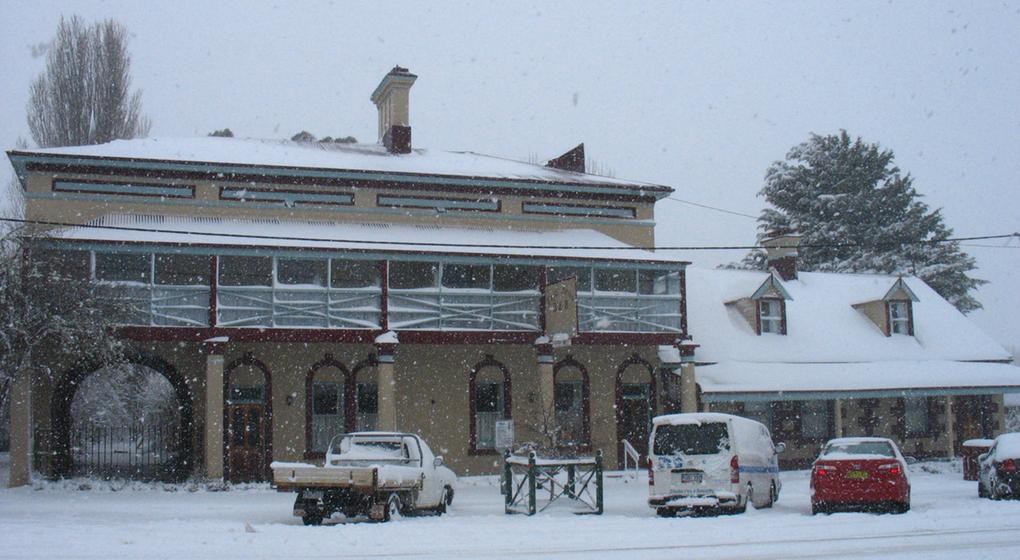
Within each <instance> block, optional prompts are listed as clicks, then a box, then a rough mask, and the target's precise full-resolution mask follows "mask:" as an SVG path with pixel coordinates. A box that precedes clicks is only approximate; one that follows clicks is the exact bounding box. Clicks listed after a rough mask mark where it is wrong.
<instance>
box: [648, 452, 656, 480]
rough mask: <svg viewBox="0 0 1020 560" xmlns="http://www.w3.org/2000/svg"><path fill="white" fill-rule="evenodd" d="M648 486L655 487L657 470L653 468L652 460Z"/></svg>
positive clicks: (649, 467)
mask: <svg viewBox="0 0 1020 560" xmlns="http://www.w3.org/2000/svg"><path fill="white" fill-rule="evenodd" d="M648 485H649V486H655V469H654V468H652V458H651V457H649V458H648Z"/></svg>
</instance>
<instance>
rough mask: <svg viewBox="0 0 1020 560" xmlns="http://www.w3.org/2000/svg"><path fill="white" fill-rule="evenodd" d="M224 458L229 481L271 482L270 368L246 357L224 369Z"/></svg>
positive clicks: (271, 421) (271, 403) (271, 408)
mask: <svg viewBox="0 0 1020 560" xmlns="http://www.w3.org/2000/svg"><path fill="white" fill-rule="evenodd" d="M223 384H224V387H223V398H224V400H225V401H226V402H225V403H224V407H223V416H224V418H223V428H224V434H223V457H224V459H225V460H224V469H225V477H226V479H227V481H229V482H262V481H264V480H267V475H268V473H269V462H270V460H271V457H272V456H273V440H272V428H273V397H272V395H273V391H272V381H271V377H270V374H269V368H268V367H266V365H265V364H264V363H262V362H261V361H259V360H257V359H255V358H254V357H253V356H252V355H251V354H245V355H244V356H242V357H241V358H238V359H237V360H234V361H233V362H231V363H230V364H228V365H227V367H226V368H224V372H223Z"/></svg>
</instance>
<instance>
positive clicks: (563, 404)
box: [553, 356, 591, 447]
mask: <svg viewBox="0 0 1020 560" xmlns="http://www.w3.org/2000/svg"><path fill="white" fill-rule="evenodd" d="M553 383H554V385H555V388H554V399H553V402H554V412H555V415H556V425H557V426H558V427H559V430H560V431H559V441H560V443H561V444H562V445H565V446H568V447H588V446H589V445H591V417H590V414H591V404H590V395H591V393H590V391H591V389H590V386H589V382H588V370H587V369H586V368H585V367H584V366H583V365H581V363H580V362H578V361H577V360H575V359H574V358H573V357H571V356H567V357H566V358H564V359H562V360H560V361H559V362H557V363H556V365H555V366H553Z"/></svg>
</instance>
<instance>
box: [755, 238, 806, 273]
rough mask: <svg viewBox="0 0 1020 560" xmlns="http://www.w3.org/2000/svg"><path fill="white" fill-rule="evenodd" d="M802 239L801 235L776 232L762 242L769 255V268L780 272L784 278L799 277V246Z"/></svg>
mask: <svg viewBox="0 0 1020 560" xmlns="http://www.w3.org/2000/svg"><path fill="white" fill-rule="evenodd" d="M800 239H801V236H800V235H796V234H776V235H771V236H770V237H767V238H765V239H763V240H762V242H761V245H762V247H765V254H766V255H767V256H768V266H769V269H773V270H775V271H776V272H777V273H779V277H780V278H782V279H783V280H795V279H796V278H797V246H798V245H800Z"/></svg>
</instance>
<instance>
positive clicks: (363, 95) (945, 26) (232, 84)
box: [0, 0, 1020, 352]
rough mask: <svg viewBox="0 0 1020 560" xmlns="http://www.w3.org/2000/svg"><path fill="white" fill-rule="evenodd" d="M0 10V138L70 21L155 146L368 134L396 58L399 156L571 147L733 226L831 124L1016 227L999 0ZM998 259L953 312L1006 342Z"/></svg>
mask: <svg viewBox="0 0 1020 560" xmlns="http://www.w3.org/2000/svg"><path fill="white" fill-rule="evenodd" d="M0 4H2V9H0V17H2V18H3V20H4V21H3V23H4V25H3V29H4V33H3V34H0V99H3V103H2V104H0V142H2V143H3V145H4V146H5V147H6V148H10V147H13V146H14V143H15V141H16V139H17V138H18V137H25V138H28V136H29V135H28V127H27V125H26V124H25V105H26V103H27V100H28V86H29V81H30V80H31V79H32V78H33V77H34V76H35V75H36V74H38V73H39V72H40V71H41V70H42V68H43V65H44V61H45V58H44V56H39V54H38V53H39V52H40V50H41V49H40V47H41V46H43V45H44V44H45V43H46V42H48V41H49V40H50V39H51V38H52V36H53V33H54V30H55V28H56V26H57V22H58V20H59V18H60V15H61V14H65V15H70V14H73V13H77V14H79V15H81V16H83V17H84V18H86V19H87V20H90V21H92V20H96V19H101V18H106V17H115V18H116V19H117V20H119V21H120V22H122V23H124V24H125V25H126V26H127V27H128V28H129V29H130V30H131V33H132V42H131V44H130V51H131V53H132V55H133V69H134V80H135V85H136V86H138V87H140V88H141V89H142V90H143V91H144V94H143V107H144V110H145V113H146V114H148V115H149V116H150V117H151V118H152V121H153V128H152V135H153V136H157V137H160V136H163V137H168V136H194V135H204V134H206V133H208V132H210V131H212V130H214V129H219V128H223V127H230V128H231V129H232V130H233V131H234V133H235V134H236V135H238V136H245V137H270V138H283V137H290V136H291V135H293V134H294V133H296V132H298V131H300V130H308V131H310V132H312V133H313V134H316V135H318V136H326V135H330V136H337V135H343V136H346V135H353V136H355V137H357V138H358V139H359V140H361V141H369V142H371V141H375V140H376V138H375V134H376V128H375V127H376V117H375V109H374V107H373V106H372V104H371V102H370V101H369V99H368V98H369V94H370V93H371V92H372V90H373V89H374V87H375V86H376V85H377V84H378V82H379V80H380V79H381V78H382V76H383V75H384V74H385V73H386V72H387V71H388V70H389V69H390V68H391V67H392V66H393V65H395V64H400V65H402V66H407V67H409V68H410V69H411V71H412V72H414V73H416V74H418V76H419V78H418V82H417V83H416V84H415V86H414V89H413V90H412V96H411V111H412V116H411V124H412V127H413V129H414V143H415V145H416V147H427V148H435V149H466V150H473V151H478V152H483V153H490V154H496V155H501V156H506V157H512V158H520V159H525V160H527V159H529V158H538V159H547V158H550V157H553V156H556V155H558V154H560V153H562V152H563V151H565V150H567V149H568V148H571V147H573V146H574V145H576V144H577V143H578V142H582V141H583V142H584V143H585V146H586V148H587V150H588V155H589V156H590V157H593V158H594V159H595V160H597V161H598V162H599V163H600V164H601V165H603V166H605V167H608V168H610V169H612V170H613V171H614V172H615V175H616V176H618V177H623V178H628V179H635V180H642V181H651V182H657V183H663V184H667V185H670V186H672V187H674V188H676V190H677V192H676V194H675V196H676V197H677V198H680V199H684V200H689V201H693V202H697V203H700V204H706V205H711V206H718V207H721V208H725V209H729V210H732V211H735V212H740V213H746V214H751V215H757V214H758V212H759V211H760V209H761V207H762V204H763V201H762V199H760V198H758V197H757V192H758V190H759V189H760V188H761V184H762V177H763V174H764V172H765V169H766V168H767V167H768V165H769V164H770V163H771V162H772V161H774V160H776V159H781V158H782V157H783V156H784V155H785V153H786V152H787V150H788V149H789V148H790V147H791V146H793V145H795V144H797V143H799V142H802V141H804V140H805V139H807V137H808V135H809V134H810V133H811V132H815V133H819V134H828V133H833V132H836V131H838V130H839V129H840V128H844V129H846V130H847V131H848V132H849V133H850V134H851V135H854V136H862V137H863V138H864V139H865V140H866V141H869V142H878V143H880V144H881V145H882V146H883V147H887V148H890V149H892V150H893V151H894V152H895V153H896V159H897V163H898V164H899V166H900V167H901V168H902V169H903V170H905V171H909V172H910V173H911V174H912V175H913V176H914V178H915V187H916V188H917V189H918V191H920V192H921V193H922V194H924V195H925V200H926V202H927V203H928V204H930V205H931V206H933V207H936V208H938V207H941V208H943V209H944V210H943V211H944V214H945V218H946V222H947V223H948V224H949V226H951V227H952V228H954V229H955V230H956V233H957V234H958V235H984V234H999V233H1008V232H1015V231H1020V192H1018V191H1020V95H1018V92H1020V40H1018V38H1020V2H1001V1H996V2H965V3H964V2H961V3H955V4H954V3H940V2H930V1H928V2H916V3H915V2H854V3H845V4H827V3H822V2H782V3H768V2H736V3H721V2H720V3H706V2H665V3H658V4H656V3H642V5H641V6H639V7H632V6H630V5H629V4H630V3H617V4H607V5H600V4H598V3H596V2H583V3H567V2H557V3H556V4H555V6H554V7H550V6H546V5H544V3H538V4H528V3H514V2H498V3H492V4H489V5H485V4H483V3H480V2H471V3H464V4H455V3H453V2H443V3H441V4H440V3H435V4H436V5H433V6H431V7H429V5H427V4H429V3H423V2H410V3H394V2H370V3H364V4H352V3H346V2H318V3H316V2H311V1H303V2H262V3H260V2H229V1H217V2H191V1H180V0H178V1H176V2H172V3H169V2H168V3H166V4H165V5H164V6H162V7H159V4H158V3H157V2H137V1H135V2H119V1H95V2H86V1H76V2H46V1H38V0H36V1H31V2H13V1H9V0H2V2H0ZM423 4H424V6H423ZM5 167H6V169H7V170H8V171H6V172H8V173H9V166H6V164H5ZM656 217H657V220H658V224H659V225H658V228H657V241H658V242H659V244H685V245H704V244H751V243H753V242H754V237H755V222H754V220H752V219H749V218H746V217H740V216H734V215H731V214H724V213H719V212H713V211H710V210H706V209H702V208H697V207H693V206H689V205H685V204H683V203H680V202H674V201H669V200H667V201H663V202H660V203H659V205H658V207H657V212H656ZM1000 244H1001V243H1000ZM1012 246H1013V247H1015V248H991V247H975V246H969V247H967V250H968V251H969V252H970V253H971V254H973V255H974V256H975V257H977V259H978V263H979V265H980V270H979V271H977V273H976V275H977V276H978V277H981V278H986V279H989V280H991V281H992V284H990V285H989V286H986V287H984V288H982V289H981V290H980V292H979V293H978V299H979V300H981V301H982V303H984V305H985V308H986V309H985V310H982V311H978V312H975V313H973V314H972V316H973V318H974V319H975V320H976V321H977V322H978V324H980V325H981V326H982V327H983V328H984V329H985V330H986V331H988V332H989V333H990V334H992V335H993V336H995V337H996V338H997V339H998V340H999V341H1000V342H1002V343H1003V344H1005V345H1006V346H1007V347H1010V348H1011V349H1012V350H1013V351H1014V352H1016V351H1017V350H1020V289H1018V287H1017V282H1016V277H1017V273H1018V272H1020V244H1018V243H1016V242H1013V243H1012ZM741 255H742V253H741V252H736V253H733V252H731V253H720V252H715V253H697V254H690V255H687V256H688V257H689V259H690V260H693V261H694V262H695V263H697V264H703V265H715V264H718V263H720V262H728V261H733V260H738V259H739V258H740V256H741ZM695 334H696V333H695Z"/></svg>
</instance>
